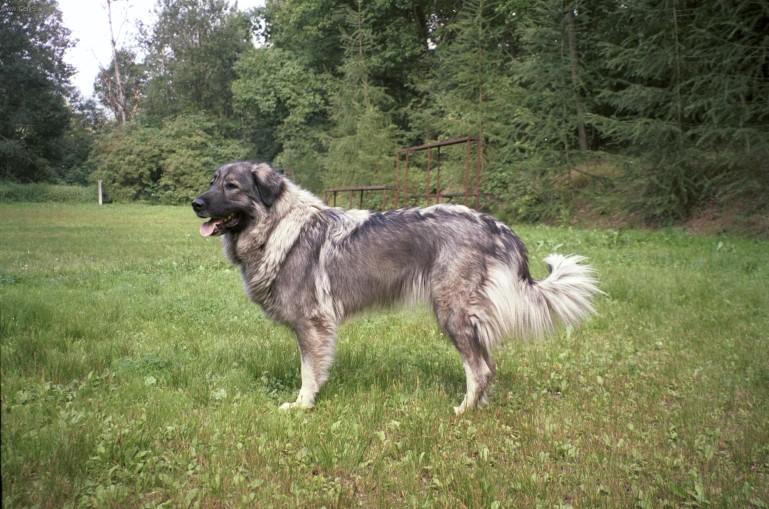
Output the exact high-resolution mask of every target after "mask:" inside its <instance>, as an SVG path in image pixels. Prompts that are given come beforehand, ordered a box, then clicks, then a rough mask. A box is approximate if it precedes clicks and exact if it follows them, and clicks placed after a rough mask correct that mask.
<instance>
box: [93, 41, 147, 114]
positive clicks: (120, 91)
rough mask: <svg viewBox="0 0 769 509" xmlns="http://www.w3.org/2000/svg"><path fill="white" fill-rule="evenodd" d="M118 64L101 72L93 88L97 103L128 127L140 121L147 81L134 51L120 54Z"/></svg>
mask: <svg viewBox="0 0 769 509" xmlns="http://www.w3.org/2000/svg"><path fill="white" fill-rule="evenodd" d="M116 55H117V60H115V59H113V60H112V62H110V65H109V67H107V68H106V69H101V70H100V71H99V74H97V75H96V80H95V81H94V84H93V88H94V92H95V94H96V97H97V99H98V100H99V102H100V103H101V104H103V105H104V106H105V107H106V108H107V109H109V110H110V111H111V112H112V114H113V115H114V116H115V118H116V119H119V120H120V119H123V120H122V121H121V123H125V122H127V121H130V120H132V119H134V118H136V117H137V115H138V114H139V111H140V105H141V101H142V98H143V91H144V87H145V85H146V81H147V73H146V72H145V69H144V65H143V64H140V63H138V62H137V61H136V55H135V54H134V52H133V51H130V50H127V49H121V50H117V52H116ZM116 66H119V67H120V79H121V81H122V83H121V85H120V87H118V83H117V78H116V74H115V68H116Z"/></svg>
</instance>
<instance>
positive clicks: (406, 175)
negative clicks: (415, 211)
mask: <svg viewBox="0 0 769 509" xmlns="http://www.w3.org/2000/svg"><path fill="white" fill-rule="evenodd" d="M410 156H411V153H410V152H406V166H405V168H404V170H403V196H404V197H405V198H406V206H407V207H408V206H409V205H411V200H410V199H409V198H410V197H409V157H410Z"/></svg>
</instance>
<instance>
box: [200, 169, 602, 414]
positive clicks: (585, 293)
mask: <svg viewBox="0 0 769 509" xmlns="http://www.w3.org/2000/svg"><path fill="white" fill-rule="evenodd" d="M192 207H193V209H194V210H195V212H196V213H197V215H198V216H199V217H201V218H211V219H210V220H209V221H207V222H205V223H203V224H202V225H201V227H200V233H201V235H203V236H211V235H221V236H222V242H223V245H224V252H225V254H226V255H227V257H228V258H229V259H230V261H231V262H232V263H233V264H235V265H237V266H238V267H240V271H241V274H242V276H243V282H244V285H245V291H246V293H247V294H248V296H249V297H250V298H251V300H253V301H254V302H256V303H257V304H259V305H261V306H262V308H263V309H264V311H265V312H266V313H267V315H268V316H270V317H271V318H272V319H274V320H277V321H278V322H280V323H283V324H285V325H287V326H289V327H290V328H291V329H293V330H294V332H295V333H296V336H297V341H298V343H299V352H300V355H301V372H302V387H301V389H300V391H299V396H298V397H297V399H296V401H294V402H292V403H284V404H283V405H281V408H283V409H288V408H311V407H312V406H313V405H314V404H315V397H316V395H317V393H318V391H319V390H320V388H321V386H322V385H323V383H324V382H325V381H326V379H327V378H328V376H329V369H330V368H331V365H332V363H333V361H334V351H335V345H336V329H337V326H338V325H339V324H340V323H341V322H342V321H343V320H344V319H345V318H347V317H349V316H350V315H352V314H354V313H356V312H358V311H361V310H362V309H364V308H367V307H371V306H376V305H387V304H391V303H395V302H398V301H407V302H410V301H424V302H426V303H428V304H429V305H430V306H431V307H432V310H433V312H434V313H435V317H436V318H437V320H438V324H439V325H440V328H441V329H442V330H443V332H444V333H445V334H446V335H447V336H448V337H449V338H451V341H452V342H453V343H454V346H456V348H457V350H459V354H460V355H461V357H462V363H463V365H464V369H465V376H466V379H467V392H466V394H465V397H464V399H463V400H462V402H461V403H460V405H459V406H457V407H455V408H454V411H455V412H456V413H457V414H460V413H462V412H464V411H466V410H467V409H470V408H473V407H475V406H476V405H478V404H479V403H482V402H485V400H486V396H485V394H486V391H487V389H488V388H489V385H490V383H491V381H492V379H493V378H494V374H495V364H494V361H493V360H492V357H491V351H492V348H493V347H494V346H495V345H497V344H498V343H499V342H500V340H501V339H502V338H504V337H506V336H517V337H526V336H542V335H544V334H546V333H549V332H551V331H552V330H553V329H554V327H555V326H556V325H557V324H558V323H561V324H566V325H574V324H576V323H578V322H579V321H580V320H582V319H583V318H585V317H586V316H588V315H589V314H591V313H592V312H593V306H592V303H591V299H592V297H593V295H594V294H596V293H597V292H598V291H599V290H598V288H597V286H596V279H595V277H594V273H593V270H592V269H591V268H590V267H589V266H587V265H584V264H582V263H581V262H582V260H583V258H582V257H580V256H567V257H565V256H561V255H556V254H552V255H550V256H548V257H547V258H545V261H546V262H547V264H548V266H549V269H550V274H549V275H548V276H547V277H546V278H545V279H543V280H541V281H535V280H533V279H532V278H531V275H530V273H529V268H528V260H527V255H526V248H525V247H524V245H523V243H522V242H521V240H520V239H519V238H518V237H517V236H516V234H515V233H513V231H512V230H511V229H510V228H508V227H507V226H505V225H504V224H502V223H500V222H499V221H496V220H495V219H494V218H492V217H490V216H488V215H486V214H482V213H480V212H475V211H473V210H470V209H468V208H467V207H463V206H459V205H435V206H432V207H427V208H406V209H399V210H391V211H387V212H368V211H363V210H347V211H345V210H342V209H339V208H332V207H328V206H326V205H325V204H324V203H323V202H322V201H321V200H320V199H318V198H317V197H316V196H314V195H312V194H311V193H309V192H308V191H305V190H303V189H301V188H300V187H299V186H297V185H296V184H294V183H293V182H291V181H290V180H288V179H287V178H285V177H284V176H282V175H281V174H280V173H278V172H277V171H275V170H274V169H273V168H272V167H271V166H270V165H268V164H266V163H252V162H234V163H230V164H225V165H224V166H221V167H220V168H219V169H217V170H216V173H214V176H213V178H212V179H211V184H210V188H209V189H208V190H207V191H206V192H204V193H203V194H201V195H200V196H199V197H198V198H196V199H195V201H193V202H192Z"/></svg>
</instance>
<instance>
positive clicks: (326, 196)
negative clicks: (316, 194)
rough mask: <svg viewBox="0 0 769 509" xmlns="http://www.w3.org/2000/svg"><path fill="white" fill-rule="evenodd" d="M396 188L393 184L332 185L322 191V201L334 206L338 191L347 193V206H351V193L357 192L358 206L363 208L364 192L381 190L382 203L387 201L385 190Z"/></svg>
mask: <svg viewBox="0 0 769 509" xmlns="http://www.w3.org/2000/svg"><path fill="white" fill-rule="evenodd" d="M392 190H396V191H397V188H396V187H393V186H351V187H334V188H331V189H325V190H324V191H323V201H325V202H326V203H328V204H329V205H331V206H332V207H336V197H337V194H338V193H347V207H348V208H352V202H353V193H355V192H358V193H359V195H358V196H359V198H358V206H359V207H360V208H363V195H364V193H366V192H375V191H382V192H384V193H385V196H384V199H383V200H382V202H383V203H387V202H388V196H387V192H388V191H392Z"/></svg>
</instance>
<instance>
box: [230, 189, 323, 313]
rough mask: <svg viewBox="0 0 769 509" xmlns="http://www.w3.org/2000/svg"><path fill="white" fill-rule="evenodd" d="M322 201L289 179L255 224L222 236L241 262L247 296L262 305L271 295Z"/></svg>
mask: <svg viewBox="0 0 769 509" xmlns="http://www.w3.org/2000/svg"><path fill="white" fill-rule="evenodd" d="M325 208H327V206H326V205H325V204H323V202H322V201H321V200H320V199H318V198H317V197H315V196H314V195H312V194H310V193H309V192H307V191H305V190H304V189H301V188H300V187H298V186H296V185H295V184H293V183H292V182H289V181H286V189H285V190H284V191H283V193H282V196H281V197H280V198H279V199H278V200H277V201H276V202H275V204H274V205H273V208H272V209H271V210H270V211H268V212H267V217H265V218H263V219H262V220H261V221H259V222H258V224H256V225H255V226H253V227H251V228H248V229H246V230H244V231H242V232H240V233H239V234H238V235H225V236H224V237H223V238H222V242H223V245H224V250H225V252H226V254H227V256H228V258H229V259H230V260H231V261H232V262H233V263H234V264H237V265H240V268H241V272H242V276H243V283H244V285H245V290H246V293H247V294H248V296H249V297H250V298H251V300H253V301H254V302H257V303H259V304H263V303H264V302H265V301H266V300H267V298H268V297H269V291H270V287H271V286H272V284H273V282H274V281H275V279H276V278H277V276H278V273H279V272H280V266H281V264H282V263H283V261H284V260H285V259H286V256H288V253H289V252H290V251H291V248H292V247H293V246H294V244H295V243H296V241H297V239H298V238H299V234H300V233H301V231H302V227H303V226H304V225H305V224H306V223H307V221H308V220H309V219H310V218H311V217H312V216H313V215H315V214H317V213H318V212H320V211H321V210H322V209H325Z"/></svg>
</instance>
